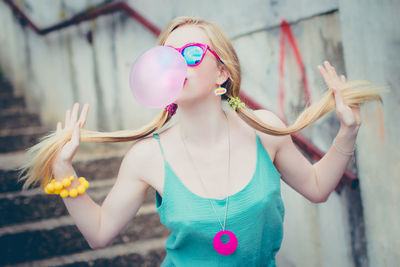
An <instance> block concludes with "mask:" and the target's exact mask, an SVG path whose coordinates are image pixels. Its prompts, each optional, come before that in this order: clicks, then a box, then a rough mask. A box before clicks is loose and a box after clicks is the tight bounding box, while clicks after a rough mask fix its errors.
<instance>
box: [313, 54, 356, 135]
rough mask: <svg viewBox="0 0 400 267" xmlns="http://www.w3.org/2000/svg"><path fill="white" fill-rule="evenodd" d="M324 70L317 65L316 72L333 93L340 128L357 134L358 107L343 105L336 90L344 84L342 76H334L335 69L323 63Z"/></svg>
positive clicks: (327, 63) (340, 95)
mask: <svg viewBox="0 0 400 267" xmlns="http://www.w3.org/2000/svg"><path fill="white" fill-rule="evenodd" d="M324 65H325V68H324V67H323V66H321V65H318V70H319V72H320V73H321V75H322V77H323V78H324V80H325V83H326V85H327V86H328V88H329V89H331V90H332V91H333V94H334V96H335V102H336V114H337V116H338V117H339V120H340V127H341V128H345V130H351V131H352V132H355V133H357V132H358V129H359V128H360V125H361V115H360V107H359V106H357V107H354V108H351V107H349V106H347V105H345V104H344V101H343V96H342V93H341V92H340V90H339V89H338V88H340V87H342V86H343V85H344V84H345V83H346V77H345V76H344V75H342V76H341V78H339V77H338V75H337V74H336V71H335V68H334V67H333V66H332V65H331V64H330V63H329V62H328V61H325V62H324Z"/></svg>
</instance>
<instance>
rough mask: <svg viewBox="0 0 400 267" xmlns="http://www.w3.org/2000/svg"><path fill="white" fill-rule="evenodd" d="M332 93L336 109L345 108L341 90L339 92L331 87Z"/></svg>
mask: <svg viewBox="0 0 400 267" xmlns="http://www.w3.org/2000/svg"><path fill="white" fill-rule="evenodd" d="M332 91H333V95H334V96H335V103H336V109H337V110H343V109H344V108H345V104H344V101H343V96H342V92H340V90H339V89H337V88H332Z"/></svg>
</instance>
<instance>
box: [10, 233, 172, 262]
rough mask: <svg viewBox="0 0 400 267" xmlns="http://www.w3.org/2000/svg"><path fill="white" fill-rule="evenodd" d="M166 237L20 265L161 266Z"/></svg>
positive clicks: (164, 252) (164, 253)
mask: <svg viewBox="0 0 400 267" xmlns="http://www.w3.org/2000/svg"><path fill="white" fill-rule="evenodd" d="M166 241H167V238H166V237H163V238H152V239H148V240H143V241H135V242H130V243H127V244H123V245H116V246H107V247H105V248H101V249H95V250H87V251H83V252H80V253H75V254H69V255H63V256H60V257H54V258H50V259H45V260H40V261H31V262H26V263H22V264H19V265H18V266H20V267H45V266H64V267H67V266H70V267H89V266H96V267H101V266H133V267H136V266H138V267H139V266H160V265H161V262H162V260H163V259H164V258H165V255H166V251H165V249H164V246H165V243H166Z"/></svg>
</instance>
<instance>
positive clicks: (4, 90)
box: [0, 77, 14, 95]
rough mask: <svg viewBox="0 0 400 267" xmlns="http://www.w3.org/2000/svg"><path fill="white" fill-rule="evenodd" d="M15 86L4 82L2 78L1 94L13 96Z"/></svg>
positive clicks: (0, 78)
mask: <svg viewBox="0 0 400 267" xmlns="http://www.w3.org/2000/svg"><path fill="white" fill-rule="evenodd" d="M13 91H14V90H13V86H12V85H11V83H9V82H7V81H4V80H3V79H2V77H0V93H1V94H10V95H12V94H13Z"/></svg>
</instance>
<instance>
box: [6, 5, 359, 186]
mask: <svg viewBox="0 0 400 267" xmlns="http://www.w3.org/2000/svg"><path fill="white" fill-rule="evenodd" d="M3 1H4V2H5V3H6V4H7V5H8V6H9V7H10V8H11V9H12V11H13V13H14V15H15V17H16V18H17V19H18V20H19V22H20V23H21V25H23V26H25V25H27V26H28V27H30V28H31V29H32V30H34V31H35V32H36V33H37V34H39V35H46V34H48V33H51V32H53V31H58V30H61V29H63V28H66V27H69V26H72V25H77V24H79V23H81V22H84V21H87V20H90V19H94V18H97V17H99V16H102V15H106V14H110V13H114V12H118V11H121V12H125V13H126V14H127V15H128V16H129V17H130V18H133V19H135V20H137V21H138V22H139V23H141V24H142V25H143V26H144V27H145V28H147V29H148V30H149V31H151V32H152V33H153V34H154V35H156V36H158V35H159V34H160V32H161V30H160V29H159V28H158V27H157V26H155V25H154V24H152V23H151V22H150V21H148V20H147V19H146V18H144V17H143V16H142V15H140V14H139V13H138V12H137V11H135V10H134V9H132V8H131V7H130V6H129V5H128V4H126V3H125V2H122V1H117V2H112V3H108V4H103V5H100V6H97V7H95V8H91V9H90V10H86V11H84V12H82V13H80V14H78V15H75V16H73V17H72V18H70V19H67V20H64V21H62V22H60V23H57V24H55V25H53V26H50V27H47V28H43V29H41V28H39V27H38V26H36V24H35V23H33V22H32V21H31V20H30V19H29V17H28V16H27V15H26V14H25V12H23V11H22V10H21V9H20V8H19V7H18V6H17V5H16V4H15V3H14V2H13V1H12V0H3ZM240 98H241V99H243V101H244V102H246V104H247V105H248V106H249V107H250V108H252V109H254V110H256V109H266V108H265V107H263V106H262V105H260V104H259V103H257V102H256V101H255V100H254V99H252V98H251V97H249V96H248V95H246V94H245V93H243V92H241V93H240ZM291 136H292V138H293V141H294V143H295V144H296V145H297V146H298V147H299V148H300V149H302V150H303V151H304V152H305V153H306V154H307V155H308V156H309V157H310V158H312V159H313V160H314V161H318V160H320V159H321V158H322V157H323V155H324V154H323V153H322V152H321V151H320V150H319V149H318V148H317V147H316V146H314V145H313V144H312V143H311V142H310V141H308V140H307V139H306V138H305V137H303V136H302V135H301V134H299V133H295V134H292V135H291ZM358 182H359V181H358V178H357V177H356V175H355V174H354V173H352V172H350V171H348V170H346V171H345V172H344V174H343V177H342V179H341V180H340V182H339V184H338V185H337V187H336V188H335V190H336V192H337V193H340V191H341V189H342V188H343V186H344V185H348V186H350V187H351V188H356V187H357V186H358Z"/></svg>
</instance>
